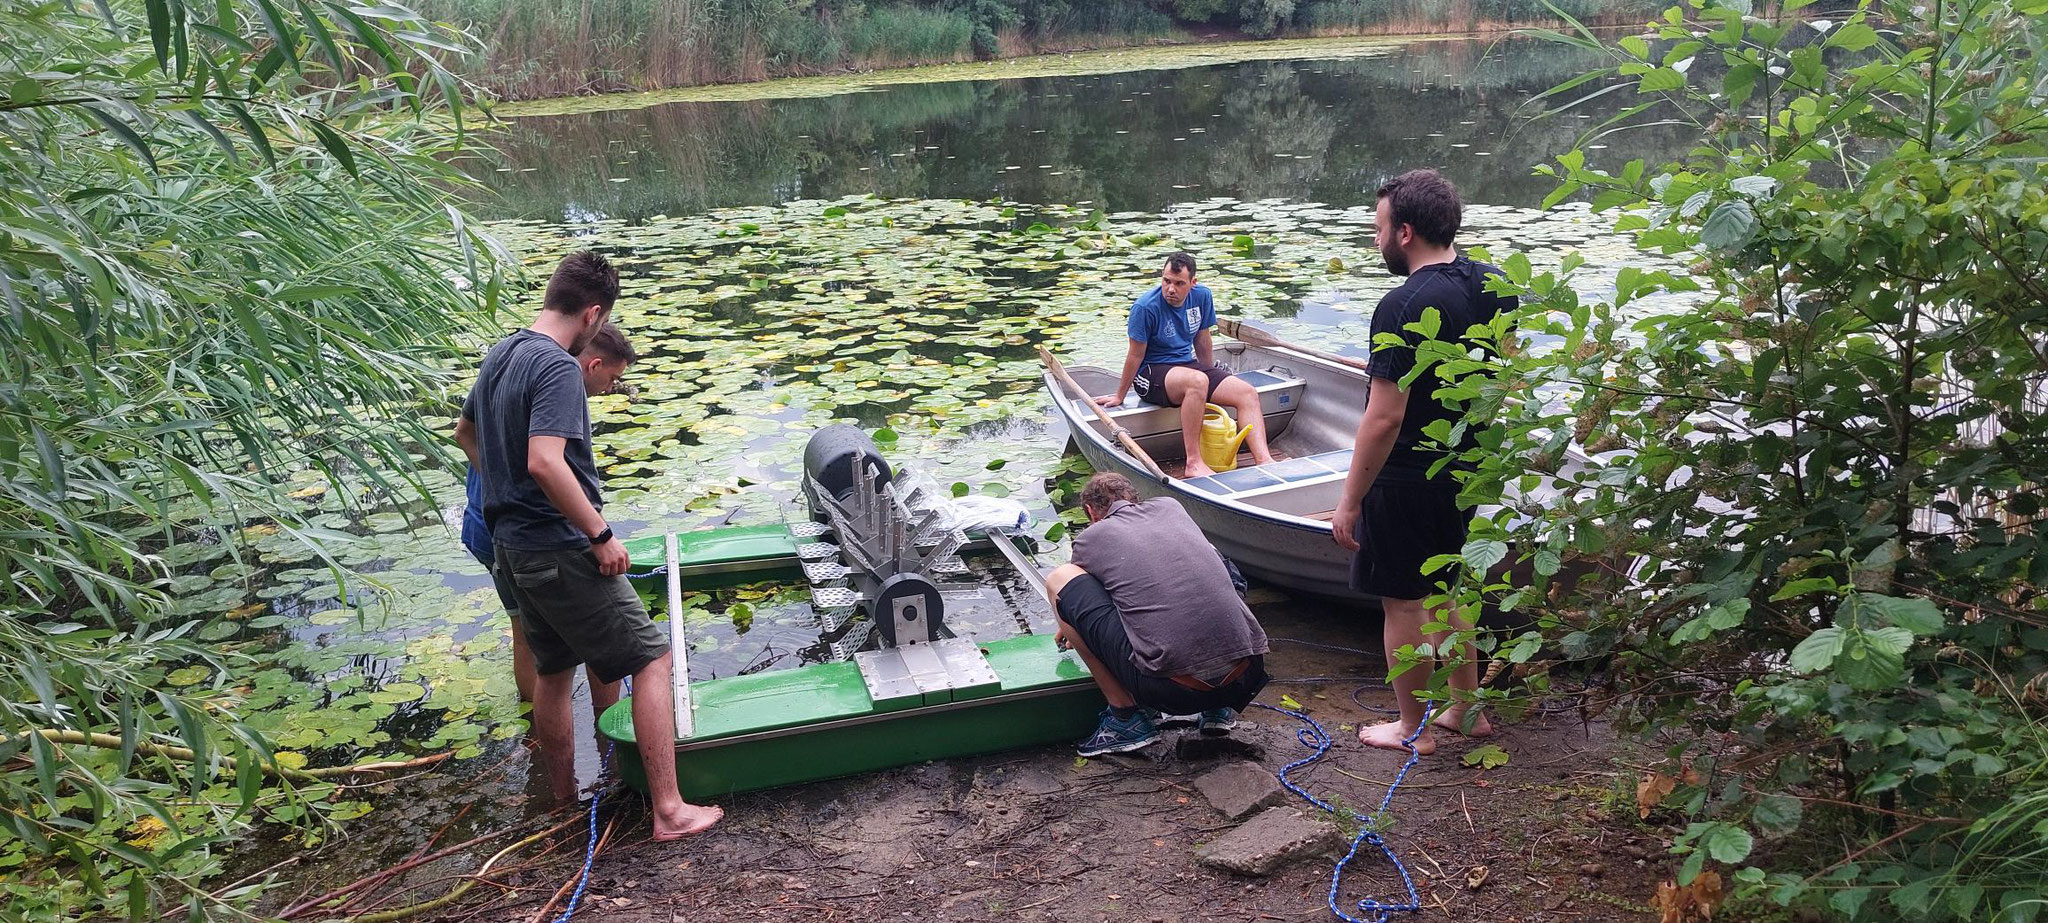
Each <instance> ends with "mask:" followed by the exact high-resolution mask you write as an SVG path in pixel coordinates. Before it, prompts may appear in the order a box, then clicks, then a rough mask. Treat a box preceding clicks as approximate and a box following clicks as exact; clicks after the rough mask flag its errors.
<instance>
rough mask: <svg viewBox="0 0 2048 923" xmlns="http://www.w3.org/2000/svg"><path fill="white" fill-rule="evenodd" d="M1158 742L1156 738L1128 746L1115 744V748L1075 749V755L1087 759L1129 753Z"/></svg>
mask: <svg viewBox="0 0 2048 923" xmlns="http://www.w3.org/2000/svg"><path fill="white" fill-rule="evenodd" d="M1158 742H1159V738H1157V737H1154V738H1151V739H1150V740H1140V741H1137V742H1136V743H1128V744H1117V745H1115V746H1113V747H1103V748H1101V749H1099V750H1079V749H1077V750H1076V751H1075V752H1077V753H1079V754H1081V756H1082V757H1083V758H1084V759H1085V758H1089V757H1097V756H1108V755H1110V754H1112V753H1129V752H1131V751H1132V750H1143V749H1145V748H1146V747H1149V746H1152V745H1153V744H1156V743H1158Z"/></svg>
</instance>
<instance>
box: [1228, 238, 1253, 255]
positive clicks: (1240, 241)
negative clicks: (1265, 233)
mask: <svg viewBox="0 0 2048 923" xmlns="http://www.w3.org/2000/svg"><path fill="white" fill-rule="evenodd" d="M1257 247H1258V242H1257V241H1255V240H1252V236H1251V235H1250V234H1239V235H1237V236H1236V237H1232V238H1231V239H1230V249H1231V251H1232V252H1234V253H1236V254H1237V255H1239V256H1251V255H1252V251H1253V250H1254V249H1256V248H1257Z"/></svg>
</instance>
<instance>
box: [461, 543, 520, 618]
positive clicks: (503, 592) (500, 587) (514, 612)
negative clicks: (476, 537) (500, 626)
mask: <svg viewBox="0 0 2048 923" xmlns="http://www.w3.org/2000/svg"><path fill="white" fill-rule="evenodd" d="M469 554H470V556H471V557H473V558H476V560H477V563H479V564H482V565H483V566H484V570H485V571H487V572H489V573H490V575H491V588H492V589H495V590H497V591H498V605H500V606H503V607H505V614H506V615H509V616H511V617H512V622H513V624H515V625H516V624H518V622H519V597H518V596H516V595H514V594H513V593H512V580H511V578H508V577H506V576H505V572H504V571H501V570H499V569H498V562H497V560H496V554H497V552H495V551H493V552H492V553H491V554H492V555H493V557H489V558H486V557H484V556H483V555H480V554H477V553H476V549H474V548H471V549H469Z"/></svg>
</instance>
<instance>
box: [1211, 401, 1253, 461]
mask: <svg viewBox="0 0 2048 923" xmlns="http://www.w3.org/2000/svg"><path fill="white" fill-rule="evenodd" d="M1205 406H1207V407H1208V408H1209V409H1208V411H1207V412H1206V413H1203V414H1202V462H1203V464H1206V465H1208V466H1209V467H1210V469H1212V470H1214V471H1218V472H1223V471H1229V470H1231V469H1233V468H1236V467H1237V447H1238V446H1241V445H1243V444H1244V439H1245V437H1246V436H1249V435H1251V434H1252V428H1251V427H1250V426H1246V427H1245V428H1244V429H1236V428H1235V427H1236V425H1237V424H1236V423H1235V421H1233V420H1231V419H1230V414H1229V412H1227V411H1225V410H1224V409H1223V408H1221V407H1218V406H1216V405H1215V404H1208V405H1205Z"/></svg>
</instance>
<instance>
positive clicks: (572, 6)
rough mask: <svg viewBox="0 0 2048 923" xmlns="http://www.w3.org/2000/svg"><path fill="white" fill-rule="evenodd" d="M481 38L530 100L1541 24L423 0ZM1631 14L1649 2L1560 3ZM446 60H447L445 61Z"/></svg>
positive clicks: (1588, 13) (1188, 3)
mask: <svg viewBox="0 0 2048 923" xmlns="http://www.w3.org/2000/svg"><path fill="white" fill-rule="evenodd" d="M418 6H419V9H420V11H421V12H422V13H423V14H425V15H427V16H429V17H431V18H433V19H436V20H441V21H446V22H451V23H454V24H456V25H458V26H461V27H463V28H466V29H468V30H470V31H471V32H472V33H473V34H474V35H475V36H476V38H477V40H478V42H479V43H480V44H481V45H482V46H483V48H484V51H483V52H482V53H481V54H480V55H478V56H476V57H474V58H471V59H469V60H468V62H467V63H466V64H457V65H456V66H458V67H459V68H461V69H463V70H465V71H466V73H467V75H468V76H470V77H471V78H472V79H475V80H476V81H478V82H479V83H481V84H483V85H484V86H485V87H486V88H488V89H490V90H491V91H493V92H495V93H497V94H498V95H500V96H503V97H506V98H512V99H533V98H542V97H549V96H568V95H576V94H583V93H601V92H614V91H621V90H645V89H658V88H663V87H677V86H693V85H697V84H705V83H726V82H734V81H746V80H761V79H766V78H768V77H778V76H794V75H804V74H819V73H829V72H834V71H845V70H866V69H874V68H882V67H896V66H905V65H913V64H934V63H944V62H955V61H969V60H976V59H983V60H986V59H992V58H1001V57H1012V56H1017V55H1026V54H1035V53H1039V52H1044V51H1054V50H1074V49H1078V48H1100V47H1114V46H1119V45H1129V44H1137V43H1143V42H1148V41H1157V40H1168V39H1172V38H1174V37H1176V36H1180V37H1186V36H1189V35H1190V34H1191V33H1192V34H1199V35H1202V36H1203V37H1217V36H1223V37H1230V36H1240V37H1244V38H1269V37H1281V36H1317V35H1355V34H1423V33H1441V32H1469V31H1477V30H1482V29H1488V28H1499V27H1507V26H1515V25H1527V24H1531V23H1548V22H1550V21H1552V14H1551V10H1550V7H1549V6H1547V5H1546V4H1545V3H1544V2H1543V0H890V2H869V0H612V2H605V3H597V2H594V0H421V2H420V3H419V4H418ZM1557 6H1558V8H1560V9H1562V10H1564V11H1565V12H1567V13H1569V14H1571V15H1572V16H1574V17H1576V18H1578V19H1581V20H1583V21H1586V22H1591V23H1640V22H1643V21H1645V20H1647V19H1648V18H1649V17H1650V15H1651V14H1652V13H1654V12H1655V6H1656V4H1655V3H1654V2H1652V0H1557ZM451 63H452V62H451Z"/></svg>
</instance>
